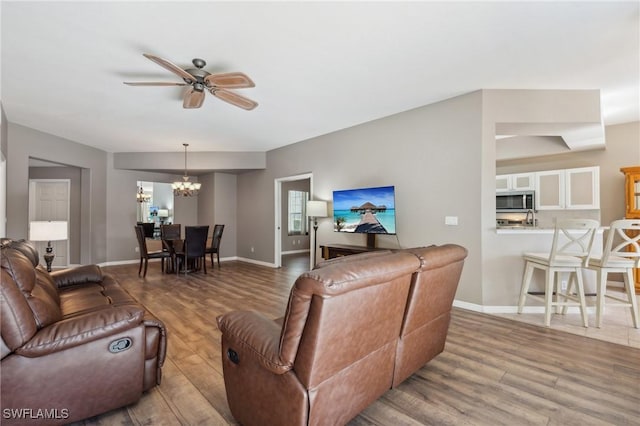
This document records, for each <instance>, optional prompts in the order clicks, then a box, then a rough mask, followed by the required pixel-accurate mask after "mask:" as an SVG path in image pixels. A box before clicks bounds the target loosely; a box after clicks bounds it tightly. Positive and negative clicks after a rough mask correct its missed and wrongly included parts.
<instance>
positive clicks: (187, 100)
mask: <svg viewBox="0 0 640 426" xmlns="http://www.w3.org/2000/svg"><path fill="white" fill-rule="evenodd" d="M203 102H204V91H197V90H194V89H193V88H191V89H189V90H188V91H187V93H186V94H185V95H184V102H183V103H182V106H183V107H184V108H187V109H191V108H200V107H201V106H202V103H203Z"/></svg>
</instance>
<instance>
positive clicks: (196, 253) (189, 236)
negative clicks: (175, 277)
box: [175, 225, 209, 274]
mask: <svg viewBox="0 0 640 426" xmlns="http://www.w3.org/2000/svg"><path fill="white" fill-rule="evenodd" d="M208 234H209V226H208V225H205V226H185V227H184V248H183V250H182V251H181V252H178V251H176V253H175V256H176V260H178V261H181V262H182V265H183V266H182V268H183V270H184V272H185V274H186V273H187V263H188V261H189V259H193V261H194V264H195V265H196V268H194V269H197V267H198V265H199V264H200V263H201V264H202V267H203V269H204V273H205V274H206V273H207V262H206V252H205V251H206V247H207V235H208ZM177 273H178V268H176V274H177Z"/></svg>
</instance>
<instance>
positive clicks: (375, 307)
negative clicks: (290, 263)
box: [217, 244, 467, 426]
mask: <svg viewBox="0 0 640 426" xmlns="http://www.w3.org/2000/svg"><path fill="white" fill-rule="evenodd" d="M466 256H467V250H466V249H465V248H463V247H461V246H458V245H453V244H447V245H443V246H431V247H425V248H414V249H408V250H400V251H394V252H391V251H388V252H382V251H381V252H372V253H365V254H362V255H354V256H347V257H344V258H338V259H334V260H330V261H327V262H323V263H322V264H320V265H319V266H318V267H316V268H315V269H314V270H312V271H309V272H306V273H304V274H302V275H301V276H300V277H299V278H298V279H297V280H296V282H295V284H294V286H293V288H292V290H291V293H290V296H289V302H288V306H287V309H286V313H285V316H284V318H283V319H281V320H275V321H274V320H270V319H268V318H265V317H264V316H262V315H260V314H259V313H256V312H250V311H235V312H230V313H227V314H224V315H221V316H219V317H218V319H217V320H218V327H219V328H220V330H221V331H222V364H223V371H224V382H225V387H226V393H227V400H228V403H229V407H230V409H231V412H232V414H233V416H234V417H235V418H236V420H238V421H239V422H240V423H241V424H243V425H245V426H250V425H341V424H345V423H346V422H348V421H349V420H350V419H351V418H353V417H354V416H356V415H357V414H358V413H359V412H360V411H362V410H363V409H364V408H366V407H367V406H368V405H369V404H371V403H372V402H373V401H375V400H376V399H377V398H379V397H380V396H381V395H382V394H383V393H385V392H386V391H387V390H388V389H390V388H392V387H395V386H397V385H398V384H400V383H401V382H402V381H403V380H405V379H406V378H407V377H409V376H410V375H411V374H413V373H414V372H415V371H416V370H417V369H419V368H420V367H422V366H423V365H424V364H425V363H426V362H428V361H429V360H431V359H432V358H433V357H435V356H436V355H437V354H439V353H440V352H442V351H443V349H444V344H445V340H446V336H447V332H448V327H449V322H450V312H451V306H452V303H453V298H454V295H455V292H456V288H457V286H458V281H459V279H460V274H461V272H462V266H463V263H464V259H465V258H466Z"/></svg>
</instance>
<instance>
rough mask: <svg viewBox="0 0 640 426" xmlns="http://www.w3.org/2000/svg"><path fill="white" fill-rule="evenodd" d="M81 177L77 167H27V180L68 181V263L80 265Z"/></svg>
mask: <svg viewBox="0 0 640 426" xmlns="http://www.w3.org/2000/svg"><path fill="white" fill-rule="evenodd" d="M81 176H82V171H81V170H80V169H79V168H77V167H29V179H69V180H70V188H69V263H75V264H79V263H80V230H81V226H80V224H81V219H80V218H81V212H82V210H81V201H82V199H81V198H82V197H81V194H82V193H81V188H80V186H81Z"/></svg>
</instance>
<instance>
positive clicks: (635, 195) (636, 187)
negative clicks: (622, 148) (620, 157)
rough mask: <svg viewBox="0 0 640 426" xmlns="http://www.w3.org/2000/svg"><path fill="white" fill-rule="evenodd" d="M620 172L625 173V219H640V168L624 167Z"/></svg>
mask: <svg viewBox="0 0 640 426" xmlns="http://www.w3.org/2000/svg"><path fill="white" fill-rule="evenodd" d="M620 171H621V172H622V173H624V198H625V203H626V209H625V217H626V218H627V219H640V166H637V167H623V168H621V169H620Z"/></svg>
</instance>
